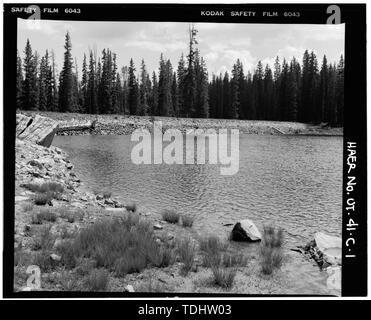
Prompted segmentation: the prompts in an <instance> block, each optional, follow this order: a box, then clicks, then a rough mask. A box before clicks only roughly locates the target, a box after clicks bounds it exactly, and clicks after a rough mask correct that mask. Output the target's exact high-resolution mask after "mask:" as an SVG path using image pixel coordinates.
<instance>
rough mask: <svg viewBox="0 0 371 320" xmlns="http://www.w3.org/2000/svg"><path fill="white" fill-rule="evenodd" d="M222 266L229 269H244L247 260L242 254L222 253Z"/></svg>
mask: <svg viewBox="0 0 371 320" xmlns="http://www.w3.org/2000/svg"><path fill="white" fill-rule="evenodd" d="M221 262H222V265H223V266H224V267H226V268H230V267H245V266H246V265H247V258H246V257H245V256H244V255H243V254H238V253H224V254H223V255H222V259H221Z"/></svg>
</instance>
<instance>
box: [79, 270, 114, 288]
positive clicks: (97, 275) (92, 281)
mask: <svg viewBox="0 0 371 320" xmlns="http://www.w3.org/2000/svg"><path fill="white" fill-rule="evenodd" d="M108 283H109V273H108V271H107V270H105V269H93V270H91V272H90V274H89V275H88V276H87V278H86V281H85V286H86V288H87V289H88V290H89V291H94V292H97V291H105V290H106V289H107V287H108Z"/></svg>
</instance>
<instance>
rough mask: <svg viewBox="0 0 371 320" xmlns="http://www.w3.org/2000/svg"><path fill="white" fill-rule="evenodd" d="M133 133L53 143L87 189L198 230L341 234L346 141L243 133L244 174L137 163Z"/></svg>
mask: <svg viewBox="0 0 371 320" xmlns="http://www.w3.org/2000/svg"><path fill="white" fill-rule="evenodd" d="M134 144H135V143H134V142H131V141H130V136H123V135H120V136H112V135H110V136H98V135H97V136H90V135H87V136H57V137H55V138H54V141H53V145H55V146H58V147H60V148H62V149H64V150H65V151H67V153H68V154H69V156H70V160H71V162H72V163H73V164H74V165H75V170H76V173H77V175H78V176H79V178H80V179H81V180H82V181H83V184H84V188H85V189H86V190H87V191H91V192H103V191H111V192H112V194H113V196H115V197H117V198H119V199H121V200H122V201H123V202H125V201H134V202H136V203H137V205H138V208H139V210H141V211H144V212H147V211H148V212H160V211H161V210H163V209H165V208H174V209H175V210H176V211H178V212H179V213H181V214H190V215H192V216H193V217H194V218H195V222H194V226H193V228H194V229H195V230H196V231H198V232H200V233H202V234H206V233H212V234H218V235H221V236H227V235H228V232H229V231H230V228H231V227H230V226H229V227H226V226H223V225H224V224H228V223H235V222H236V221H238V220H240V219H244V218H249V219H251V220H253V221H254V222H255V223H256V225H257V226H258V228H260V229H261V228H262V227H263V225H274V226H280V227H282V228H283V229H284V231H285V235H286V245H287V246H288V247H294V246H297V245H302V244H305V243H307V242H308V241H309V240H311V239H313V236H314V234H315V233H316V232H317V231H322V232H325V233H328V234H331V235H335V236H340V235H341V216H342V214H341V213H342V149H343V138H342V137H326V136H286V135H285V136H282V135H248V134H242V135H240V142H239V146H240V148H239V159H240V160H239V171H238V173H237V174H235V175H232V176H223V175H221V174H220V167H219V165H211V164H206V165H167V164H156V165H136V164H133V163H132V162H131V157H130V154H131V150H132V147H133V146H134Z"/></svg>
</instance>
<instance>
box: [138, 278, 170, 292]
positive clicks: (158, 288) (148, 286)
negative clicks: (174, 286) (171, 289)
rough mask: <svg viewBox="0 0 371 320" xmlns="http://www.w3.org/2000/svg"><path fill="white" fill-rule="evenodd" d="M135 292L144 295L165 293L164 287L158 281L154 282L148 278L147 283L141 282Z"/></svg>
mask: <svg viewBox="0 0 371 320" xmlns="http://www.w3.org/2000/svg"><path fill="white" fill-rule="evenodd" d="M136 291H137V292H145V293H151V292H154V293H160V292H165V291H166V290H165V286H164V285H163V284H162V283H161V282H160V281H154V280H152V278H150V280H149V281H147V282H142V283H141V284H140V285H139V286H138V288H137V289H136Z"/></svg>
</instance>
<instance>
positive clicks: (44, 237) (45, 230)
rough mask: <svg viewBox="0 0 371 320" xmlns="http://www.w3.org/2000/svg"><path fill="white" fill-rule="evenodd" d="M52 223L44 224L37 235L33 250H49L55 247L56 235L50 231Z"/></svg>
mask: <svg viewBox="0 0 371 320" xmlns="http://www.w3.org/2000/svg"><path fill="white" fill-rule="evenodd" d="M50 228H51V226H50V225H47V226H42V227H41V229H40V231H39V234H38V235H37V237H35V239H34V241H33V244H32V249H33V250H35V251H36V250H43V251H49V250H51V249H52V248H53V245H54V242H55V237H54V236H53V235H52V233H51V232H50Z"/></svg>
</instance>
